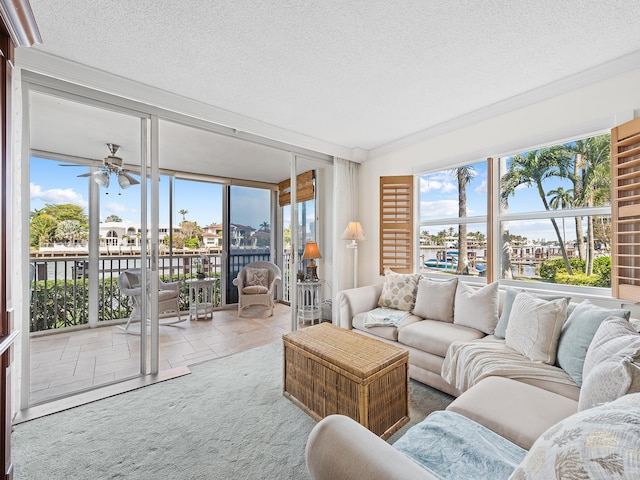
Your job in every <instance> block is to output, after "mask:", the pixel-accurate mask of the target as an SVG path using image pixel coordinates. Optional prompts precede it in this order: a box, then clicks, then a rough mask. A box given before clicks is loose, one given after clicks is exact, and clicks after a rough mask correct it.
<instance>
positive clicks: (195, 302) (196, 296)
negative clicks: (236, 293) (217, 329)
mask: <svg viewBox="0 0 640 480" xmlns="http://www.w3.org/2000/svg"><path fill="white" fill-rule="evenodd" d="M186 282H187V285H189V320H191V319H193V318H195V319H196V320H198V319H200V318H207V317H208V316H209V315H211V318H213V294H214V289H215V279H214V278H203V279H202V280H199V279H197V278H188V279H187V280H186Z"/></svg>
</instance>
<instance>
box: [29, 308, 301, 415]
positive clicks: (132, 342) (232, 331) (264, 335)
mask: <svg viewBox="0 0 640 480" xmlns="http://www.w3.org/2000/svg"><path fill="white" fill-rule="evenodd" d="M263 312H264V309H259V308H255V310H253V311H252V310H247V311H245V315H246V316H244V317H238V315H237V310H236V309H235V308H233V309H230V310H220V311H215V312H214V315H213V320H212V319H208V320H197V321H196V320H193V321H190V320H187V321H186V322H182V323H179V324H176V325H174V326H161V327H160V371H161V372H163V371H169V370H172V369H176V368H178V367H182V366H186V365H190V364H193V363H198V362H202V361H205V360H210V359H213V358H217V357H222V356H225V355H229V354H232V353H236V352H239V351H242V350H248V349H250V348H253V347H257V346H260V345H265V344H267V343H271V342H273V341H276V340H279V339H280V338H281V337H282V335H283V334H285V333H288V332H289V331H291V319H290V308H289V307H288V306H286V305H282V304H278V305H276V308H275V311H274V315H273V316H272V317H267V316H266V314H264V313H263ZM307 325H309V324H308V323H307ZM133 328H134V329H138V331H139V324H136V325H134V326H133ZM139 354H140V336H139V335H132V334H128V333H125V332H123V331H122V330H121V329H119V328H117V327H116V326H109V327H99V328H94V329H87V330H76V331H71V332H64V333H59V334H55V335H46V336H40V337H33V338H32V339H31V404H32V405H35V404H39V403H43V402H48V401H51V400H54V399H57V398H61V397H64V396H67V395H69V394H70V393H73V392H80V391H85V390H87V389H90V388H92V387H94V386H96V385H107V384H110V383H113V382H115V381H117V380H121V379H124V378H129V377H133V376H135V375H137V374H138V372H139Z"/></svg>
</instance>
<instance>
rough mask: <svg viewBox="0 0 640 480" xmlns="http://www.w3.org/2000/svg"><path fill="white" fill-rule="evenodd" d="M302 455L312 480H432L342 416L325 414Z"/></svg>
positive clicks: (384, 443) (403, 457)
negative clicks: (326, 415)
mask: <svg viewBox="0 0 640 480" xmlns="http://www.w3.org/2000/svg"><path fill="white" fill-rule="evenodd" d="M434 448H437V446H436V445H434ZM305 455H306V461H307V468H308V470H309V473H311V476H312V477H313V478H314V480H347V479H349V480H357V479H367V480H395V479H397V480H413V479H427V480H434V479H435V478H436V477H434V476H433V475H431V474H430V473H429V472H428V471H427V470H425V469H423V468H422V467H420V466H419V465H418V464H417V463H415V462H414V461H413V460H411V459H410V458H409V457H407V456H406V455H404V454H402V453H400V452H399V451H398V450H396V449H395V448H393V447H392V446H391V445H389V444H388V443H387V442H385V441H384V440H382V439H381V438H380V437H378V436H376V435H375V434H373V433H371V432H370V431H369V430H367V429H366V428H365V427H363V426H362V425H360V424H359V423H358V422H356V421H355V420H352V419H351V418H349V417H346V416H344V415H329V416H328V417H325V418H324V419H323V420H321V421H320V422H319V423H318V424H317V425H316V426H315V427H314V428H313V430H312V431H311V433H310V434H309V439H308V441H307V446H306V451H305Z"/></svg>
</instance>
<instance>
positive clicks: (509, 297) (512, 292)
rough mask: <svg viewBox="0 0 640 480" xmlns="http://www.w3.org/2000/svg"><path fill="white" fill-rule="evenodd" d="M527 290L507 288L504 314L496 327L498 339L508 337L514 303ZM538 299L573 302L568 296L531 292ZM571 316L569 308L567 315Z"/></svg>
mask: <svg viewBox="0 0 640 480" xmlns="http://www.w3.org/2000/svg"><path fill="white" fill-rule="evenodd" d="M525 291H526V290H521V289H519V288H510V287H509V288H507V289H506V290H505V292H504V302H503V303H502V313H501V314H500V319H499V320H498V324H497V325H496V331H495V332H493V334H494V335H495V336H496V337H498V338H502V339H504V338H505V337H506V335H507V325H508V323H509V316H510V315H511V308H512V307H513V301H514V300H515V299H516V295H518V294H519V293H520V292H525ZM529 293H530V294H531V295H533V296H534V297H536V298H541V299H543V300H557V299H558V298H566V299H567V302H570V301H571V297H567V296H566V295H544V294H540V293H533V292H529ZM568 314H569V307H567V315H568Z"/></svg>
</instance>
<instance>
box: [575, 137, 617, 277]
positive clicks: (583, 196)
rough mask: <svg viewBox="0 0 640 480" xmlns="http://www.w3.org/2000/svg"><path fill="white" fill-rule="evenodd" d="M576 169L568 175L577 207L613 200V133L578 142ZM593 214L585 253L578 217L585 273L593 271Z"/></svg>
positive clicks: (576, 146) (577, 222)
mask: <svg viewBox="0 0 640 480" xmlns="http://www.w3.org/2000/svg"><path fill="white" fill-rule="evenodd" d="M572 151H573V152H574V153H575V157H574V163H573V172H570V174H569V175H567V176H568V177H569V178H570V179H571V181H572V182H573V185H574V202H573V206H574V207H593V206H594V205H596V204H599V205H603V204H607V203H609V202H610V201H611V196H610V195H611V170H610V153H611V152H610V136H609V135H608V134H607V135H600V136H598V137H590V138H586V139H584V140H579V141H577V142H575V145H574V146H573V148H572ZM593 232H594V226H593V217H591V216H589V217H587V248H588V249H587V251H586V255H584V254H583V252H584V251H585V248H584V240H583V238H584V236H583V235H582V217H576V235H578V233H579V236H578V237H577V238H578V245H579V249H580V252H581V258H584V257H586V258H585V260H586V262H585V273H586V274H587V275H591V274H592V273H593V259H594V257H595V241H594V233H593Z"/></svg>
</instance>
